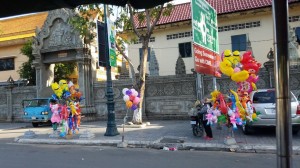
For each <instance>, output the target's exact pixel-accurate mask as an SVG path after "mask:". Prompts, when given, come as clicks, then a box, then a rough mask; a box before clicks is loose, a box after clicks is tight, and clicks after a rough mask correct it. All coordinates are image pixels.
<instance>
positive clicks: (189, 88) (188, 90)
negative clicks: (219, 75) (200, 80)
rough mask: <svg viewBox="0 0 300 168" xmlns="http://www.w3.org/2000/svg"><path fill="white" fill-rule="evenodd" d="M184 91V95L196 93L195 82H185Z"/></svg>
mask: <svg viewBox="0 0 300 168" xmlns="http://www.w3.org/2000/svg"><path fill="white" fill-rule="evenodd" d="M181 87H182V93H181V94H183V95H192V94H195V84H193V83H187V82H186V83H183V84H182V86H181Z"/></svg>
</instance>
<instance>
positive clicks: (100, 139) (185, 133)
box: [0, 120, 300, 154]
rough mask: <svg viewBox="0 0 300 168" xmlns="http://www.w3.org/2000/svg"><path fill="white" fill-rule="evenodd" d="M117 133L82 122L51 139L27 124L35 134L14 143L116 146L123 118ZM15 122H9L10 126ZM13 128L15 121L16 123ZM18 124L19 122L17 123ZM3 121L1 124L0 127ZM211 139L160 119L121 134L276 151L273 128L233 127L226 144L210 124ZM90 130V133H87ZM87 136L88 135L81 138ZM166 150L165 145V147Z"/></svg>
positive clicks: (143, 140) (158, 145)
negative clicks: (244, 130)
mask: <svg viewBox="0 0 300 168" xmlns="http://www.w3.org/2000/svg"><path fill="white" fill-rule="evenodd" d="M116 123H117V127H118V131H119V133H120V134H119V135H116V136H104V134H105V132H106V125H107V123H106V121H97V122H86V123H82V126H81V128H80V131H79V133H78V134H75V135H72V137H71V138H50V135H51V134H52V133H53V131H52V128H51V127H42V128H32V127H30V126H28V123H27V126H26V127H25V128H24V129H25V130H27V132H28V130H31V131H32V132H33V133H34V135H35V136H33V137H32V138H28V137H27V136H18V137H15V142H17V143H29V144H34V143H36V144H76V145H109V146H118V144H120V143H121V142H122V135H123V132H122V130H123V129H122V120H117V121H116ZM12 125H14V124H11V125H10V127H11V126H12ZM15 125H16V127H17V125H18V123H16V124H15ZM19 125H22V124H21V123H19ZM2 127H4V126H3V124H1V123H0V130H1V129H2ZM212 129H213V136H214V138H213V140H210V141H207V140H204V138H202V137H195V136H193V134H192V129H191V126H190V123H189V120H175V121H174V120H163V121H150V125H147V126H145V127H143V128H135V127H133V126H126V127H125V133H124V142H126V143H127V144H128V147H140V148H142V147H143V148H155V149H163V148H164V147H168V148H171V149H174V148H175V149H178V150H214V151H215V150H221V151H232V152H233V151H235V152H253V153H275V152H276V135H275V130H274V129H269V130H264V131H260V130H257V132H256V133H255V134H253V135H244V134H243V133H242V131H241V130H240V129H238V130H234V137H235V140H236V142H237V143H236V144H235V145H226V144H225V143H224V139H225V138H226V137H227V136H228V135H229V134H230V133H229V132H228V129H227V127H225V126H223V127H222V129H221V130H219V129H217V128H216V126H212ZM87 133H90V134H87ZM84 135H90V138H85V137H83V136H84ZM165 149H167V148H165ZM293 151H294V154H300V135H294V136H293Z"/></svg>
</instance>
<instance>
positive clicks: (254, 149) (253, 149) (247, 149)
mask: <svg viewBox="0 0 300 168" xmlns="http://www.w3.org/2000/svg"><path fill="white" fill-rule="evenodd" d="M14 141H15V142H16V143H21V144H49V145H86V146H97V145H99V146H113V147H117V146H118V144H119V143H122V141H121V140H83V139H81V140H77V139H71V140H66V139H52V140H50V141H49V139H27V138H15V140H14ZM125 142H126V143H127V144H128V146H127V147H128V148H152V149H163V148H164V147H175V148H177V149H178V150H191V151H192V150H199V151H227V152H237V153H269V154H275V153H276V146H271V145H225V144H217V143H159V142H158V141H125ZM293 154H294V155H300V146H293Z"/></svg>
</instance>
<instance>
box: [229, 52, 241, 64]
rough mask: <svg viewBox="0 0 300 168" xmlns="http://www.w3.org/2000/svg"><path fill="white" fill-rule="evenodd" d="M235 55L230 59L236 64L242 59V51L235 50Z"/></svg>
mask: <svg viewBox="0 0 300 168" xmlns="http://www.w3.org/2000/svg"><path fill="white" fill-rule="evenodd" d="M232 54H233V56H232V57H230V59H231V60H230V61H231V62H232V63H233V64H234V65H237V64H238V63H239V62H240V61H241V57H240V52H239V51H237V50H235V51H234V52H233V53H232Z"/></svg>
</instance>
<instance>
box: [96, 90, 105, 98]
mask: <svg viewBox="0 0 300 168" xmlns="http://www.w3.org/2000/svg"><path fill="white" fill-rule="evenodd" d="M96 97H97V98H100V99H101V98H102V99H103V98H105V90H104V88H103V89H98V90H97V92H96Z"/></svg>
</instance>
